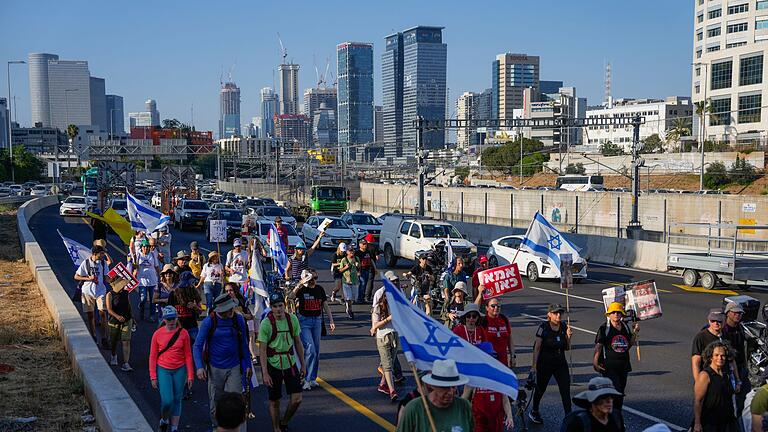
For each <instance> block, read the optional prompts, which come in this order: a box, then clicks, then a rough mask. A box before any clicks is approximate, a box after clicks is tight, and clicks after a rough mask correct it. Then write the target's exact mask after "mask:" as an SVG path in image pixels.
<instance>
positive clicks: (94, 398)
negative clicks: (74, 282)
mask: <svg viewBox="0 0 768 432" xmlns="http://www.w3.org/2000/svg"><path fill="white" fill-rule="evenodd" d="M57 204H58V197H55V196H53V197H45V198H38V199H34V200H31V201H29V202H27V203H26V204H24V205H23V206H21V207H20V208H19V211H18V213H17V222H18V231H19V241H20V242H21V247H22V252H23V253H24V259H25V261H26V262H27V265H28V266H29V269H30V271H32V273H33V274H34V277H35V280H36V281H37V286H38V287H39V289H40V292H41V293H42V295H43V298H44V299H45V304H46V305H47V306H48V310H49V311H50V312H51V315H52V316H53V321H54V323H55V325H56V328H57V329H58V330H59V334H60V335H61V340H62V341H63V342H64V346H65V348H66V350H67V353H68V354H69V357H70V360H71V361H72V366H73V368H74V370H75V373H76V374H78V375H79V376H80V378H81V379H82V381H83V384H84V387H85V396H86V398H87V399H88V403H89V404H90V406H91V409H92V411H93V414H94V416H95V417H96V423H97V424H98V426H99V429H100V430H102V431H105V432H110V431H147V432H150V431H152V430H153V429H152V427H150V426H149V424H148V423H147V421H146V420H145V419H144V415H143V414H142V413H141V411H139V408H138V407H137V406H136V403H135V402H134V401H133V399H131V397H130V396H129V395H128V392H127V391H126V390H125V388H123V386H122V384H120V381H119V380H118V379H117V377H116V376H115V374H114V373H113V372H112V369H111V368H110V367H109V365H107V362H106V360H105V359H104V357H103V356H102V355H101V352H100V351H99V348H98V347H97V346H96V344H95V343H94V342H93V339H92V338H91V335H90V333H89V332H88V328H87V327H86V325H85V322H84V321H83V319H82V317H81V316H80V313H79V312H78V310H77V309H76V308H75V305H74V304H72V300H71V299H70V297H69V295H68V294H67V292H66V291H64V288H63V287H62V286H61V284H60V283H59V281H58V280H57V279H56V276H55V275H54V273H53V271H52V270H51V267H50V266H49V265H48V261H47V260H46V259H45V255H44V254H43V251H42V250H41V249H40V245H39V244H38V243H37V241H36V240H35V237H34V235H33V234H32V231H30V229H29V225H28V224H29V220H30V219H31V218H32V216H34V214H35V213H37V212H38V211H40V210H41V209H43V208H45V207H48V206H52V205H57ZM62 253H64V250H63V249H62Z"/></svg>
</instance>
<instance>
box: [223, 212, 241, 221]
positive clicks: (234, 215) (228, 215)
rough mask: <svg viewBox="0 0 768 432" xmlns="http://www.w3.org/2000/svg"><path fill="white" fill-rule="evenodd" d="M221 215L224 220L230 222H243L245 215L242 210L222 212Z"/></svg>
mask: <svg viewBox="0 0 768 432" xmlns="http://www.w3.org/2000/svg"><path fill="white" fill-rule="evenodd" d="M219 215H220V217H221V218H222V219H226V220H228V221H241V220H243V214H242V213H241V212H240V210H221V211H219Z"/></svg>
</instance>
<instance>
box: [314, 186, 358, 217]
mask: <svg viewBox="0 0 768 432" xmlns="http://www.w3.org/2000/svg"><path fill="white" fill-rule="evenodd" d="M348 203H349V190H347V188H345V187H341V186H312V191H311V195H310V205H311V207H312V212H314V213H344V212H346V211H347V208H348Z"/></svg>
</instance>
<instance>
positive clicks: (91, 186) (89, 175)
mask: <svg viewBox="0 0 768 432" xmlns="http://www.w3.org/2000/svg"><path fill="white" fill-rule="evenodd" d="M98 175H99V169H98V168H96V167H93V168H91V169H89V170H88V171H86V172H84V173H83V175H81V176H80V181H81V182H83V196H86V195H88V191H89V190H96V177H98Z"/></svg>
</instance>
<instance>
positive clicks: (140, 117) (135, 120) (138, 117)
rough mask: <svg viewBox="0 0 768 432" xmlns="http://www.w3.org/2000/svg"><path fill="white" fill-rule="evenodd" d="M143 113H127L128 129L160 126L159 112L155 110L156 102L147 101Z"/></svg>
mask: <svg viewBox="0 0 768 432" xmlns="http://www.w3.org/2000/svg"><path fill="white" fill-rule="evenodd" d="M144 109H145V111H139V112H132V113H128V122H129V127H131V128H134V127H146V126H160V112H159V111H158V110H157V102H155V100H154V99H147V101H146V102H144Z"/></svg>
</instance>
